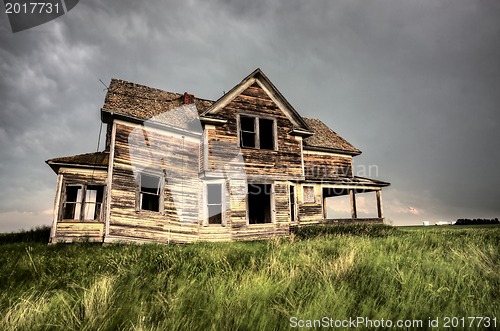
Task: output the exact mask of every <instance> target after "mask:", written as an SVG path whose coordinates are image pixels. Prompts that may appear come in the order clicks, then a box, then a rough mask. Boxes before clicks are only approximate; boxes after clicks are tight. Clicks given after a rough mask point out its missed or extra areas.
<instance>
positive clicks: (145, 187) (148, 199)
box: [136, 172, 163, 212]
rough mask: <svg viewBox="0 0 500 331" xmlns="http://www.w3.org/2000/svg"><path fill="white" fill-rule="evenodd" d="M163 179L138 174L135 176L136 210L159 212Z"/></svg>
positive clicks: (161, 203) (161, 202)
mask: <svg viewBox="0 0 500 331" xmlns="http://www.w3.org/2000/svg"><path fill="white" fill-rule="evenodd" d="M162 192H163V177H161V176H156V175H151V174H146V173H142V172H141V173H139V174H138V175H137V202H136V210H150V211H156V212H160V211H161V208H162V205H163V201H162V197H163V194H162Z"/></svg>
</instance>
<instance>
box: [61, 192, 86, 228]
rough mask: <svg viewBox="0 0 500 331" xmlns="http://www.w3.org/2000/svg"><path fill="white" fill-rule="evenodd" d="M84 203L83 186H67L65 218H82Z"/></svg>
mask: <svg viewBox="0 0 500 331" xmlns="http://www.w3.org/2000/svg"><path fill="white" fill-rule="evenodd" d="M81 203H82V187H81V186H79V185H78V186H77V185H68V186H66V200H65V203H64V211H63V219H66V220H77V219H80V212H81V207H82V206H81Z"/></svg>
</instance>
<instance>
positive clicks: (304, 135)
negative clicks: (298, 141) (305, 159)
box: [288, 128, 314, 137]
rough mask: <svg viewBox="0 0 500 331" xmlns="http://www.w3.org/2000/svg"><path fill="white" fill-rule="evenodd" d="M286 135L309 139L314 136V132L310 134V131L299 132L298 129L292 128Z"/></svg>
mask: <svg viewBox="0 0 500 331" xmlns="http://www.w3.org/2000/svg"><path fill="white" fill-rule="evenodd" d="M288 133H289V134H291V135H293V136H302V137H310V136H312V135H314V132H312V131H306V130H301V129H298V128H294V129H292V130H290V132H288Z"/></svg>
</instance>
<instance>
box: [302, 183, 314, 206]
mask: <svg viewBox="0 0 500 331" xmlns="http://www.w3.org/2000/svg"><path fill="white" fill-rule="evenodd" d="M303 191H304V203H315V202H316V196H315V194H314V186H304V187H303Z"/></svg>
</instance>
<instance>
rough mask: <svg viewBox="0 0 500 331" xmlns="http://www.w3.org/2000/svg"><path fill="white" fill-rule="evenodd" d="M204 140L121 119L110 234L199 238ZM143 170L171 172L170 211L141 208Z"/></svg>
mask: <svg viewBox="0 0 500 331" xmlns="http://www.w3.org/2000/svg"><path fill="white" fill-rule="evenodd" d="M198 151H199V140H197V141H193V138H191V139H184V140H183V139H182V138H181V136H179V135H176V134H171V133H169V132H162V131H160V130H156V129H151V128H147V127H146V128H144V127H142V126H136V125H128V124H125V123H117V124H116V136H115V146H114V153H115V154H114V159H113V172H112V176H113V178H112V186H111V205H110V220H109V235H110V236H112V237H120V238H123V239H124V240H126V239H134V238H138V239H145V240H152V241H160V242H191V241H195V240H197V239H198V228H199V220H200V215H199V211H200V205H199V204H200V201H202V197H201V191H202V190H201V182H200V181H199V179H198V170H199V160H198ZM140 171H149V172H157V173H158V174H159V175H162V174H163V175H164V176H165V189H164V192H163V200H164V213H163V214H162V213H160V212H153V211H147V210H139V211H136V182H135V181H136V176H137V173H138V172H140Z"/></svg>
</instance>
